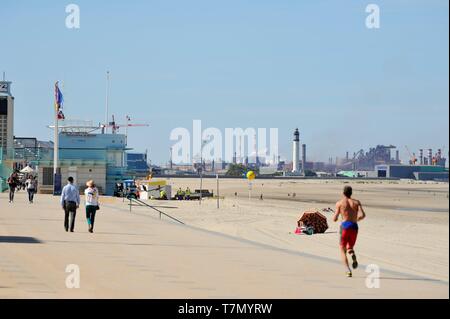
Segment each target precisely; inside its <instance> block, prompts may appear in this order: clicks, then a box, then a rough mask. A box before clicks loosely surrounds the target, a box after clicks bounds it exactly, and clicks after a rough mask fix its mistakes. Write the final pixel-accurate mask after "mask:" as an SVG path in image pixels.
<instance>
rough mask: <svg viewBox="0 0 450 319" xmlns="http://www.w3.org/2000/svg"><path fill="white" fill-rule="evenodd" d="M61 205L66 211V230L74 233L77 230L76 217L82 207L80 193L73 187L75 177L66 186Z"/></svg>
mask: <svg viewBox="0 0 450 319" xmlns="http://www.w3.org/2000/svg"><path fill="white" fill-rule="evenodd" d="M61 205H62V208H63V210H64V213H65V215H64V228H65V229H66V231H69V226H70V232H72V233H73V231H74V229H75V217H76V215H77V209H78V207H80V193H79V191H78V188H77V187H76V186H75V185H73V177H72V176H70V177H69V178H68V179H67V185H66V186H64V188H63V190H62V192H61Z"/></svg>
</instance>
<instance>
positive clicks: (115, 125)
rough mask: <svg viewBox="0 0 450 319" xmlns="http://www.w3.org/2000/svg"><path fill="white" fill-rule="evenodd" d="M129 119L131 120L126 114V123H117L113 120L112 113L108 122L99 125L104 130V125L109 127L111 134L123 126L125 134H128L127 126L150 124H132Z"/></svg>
mask: <svg viewBox="0 0 450 319" xmlns="http://www.w3.org/2000/svg"><path fill="white" fill-rule="evenodd" d="M130 121H131V118H130V117H129V116H128V115H127V116H126V124H117V123H116V121H115V118H114V115H112V121H111V122H109V123H108V124H107V125H105V124H103V125H101V127H102V130H104V128H106V127H111V128H112V133H113V134H116V133H117V131H118V130H119V129H120V128H121V127H125V129H126V132H125V135H127V136H128V128H129V127H148V126H150V125H148V124H133V123H130Z"/></svg>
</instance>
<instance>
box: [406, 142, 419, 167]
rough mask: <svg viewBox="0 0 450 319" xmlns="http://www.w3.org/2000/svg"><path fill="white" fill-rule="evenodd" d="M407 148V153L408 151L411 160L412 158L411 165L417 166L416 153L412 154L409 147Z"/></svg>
mask: <svg viewBox="0 0 450 319" xmlns="http://www.w3.org/2000/svg"><path fill="white" fill-rule="evenodd" d="M405 148H406V151H407V152H408V154H409V158H410V160H409V164H411V165H416V163H417V157H416V153H412V154H411V151H410V150H409V148H408V146H407V145H405Z"/></svg>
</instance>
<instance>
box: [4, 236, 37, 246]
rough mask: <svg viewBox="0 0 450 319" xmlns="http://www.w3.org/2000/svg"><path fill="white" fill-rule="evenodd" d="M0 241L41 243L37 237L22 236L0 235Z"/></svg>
mask: <svg viewBox="0 0 450 319" xmlns="http://www.w3.org/2000/svg"><path fill="white" fill-rule="evenodd" d="M0 243H13V244H42V242H41V241H40V240H39V239H36V238H34V237H24V236H0Z"/></svg>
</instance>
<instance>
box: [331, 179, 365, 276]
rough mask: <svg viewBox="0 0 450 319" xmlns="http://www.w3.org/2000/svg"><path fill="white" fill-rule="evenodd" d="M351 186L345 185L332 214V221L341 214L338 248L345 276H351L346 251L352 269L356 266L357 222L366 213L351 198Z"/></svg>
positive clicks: (357, 202)
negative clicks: (349, 257)
mask: <svg viewBox="0 0 450 319" xmlns="http://www.w3.org/2000/svg"><path fill="white" fill-rule="evenodd" d="M352 193H353V190H352V187H351V186H345V187H344V193H343V197H342V199H341V200H340V201H338V202H337V203H336V212H335V213H334V216H333V221H334V222H336V221H337V220H338V217H339V215H341V216H342V223H341V231H340V250H341V256H342V261H343V262H344V264H345V266H346V267H347V277H352V270H351V269H350V266H349V264H348V259H347V253H348V254H349V255H350V256H351V258H352V261H353V262H352V267H353V269H356V268H358V261H357V260H356V255H355V251H354V250H353V247H354V246H355V243H356V238H357V236H358V222H359V221H360V220H363V219H364V218H365V217H366V213H365V212H364V209H363V207H362V205H361V202H360V201H359V200H356V199H352V198H351V197H352Z"/></svg>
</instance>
